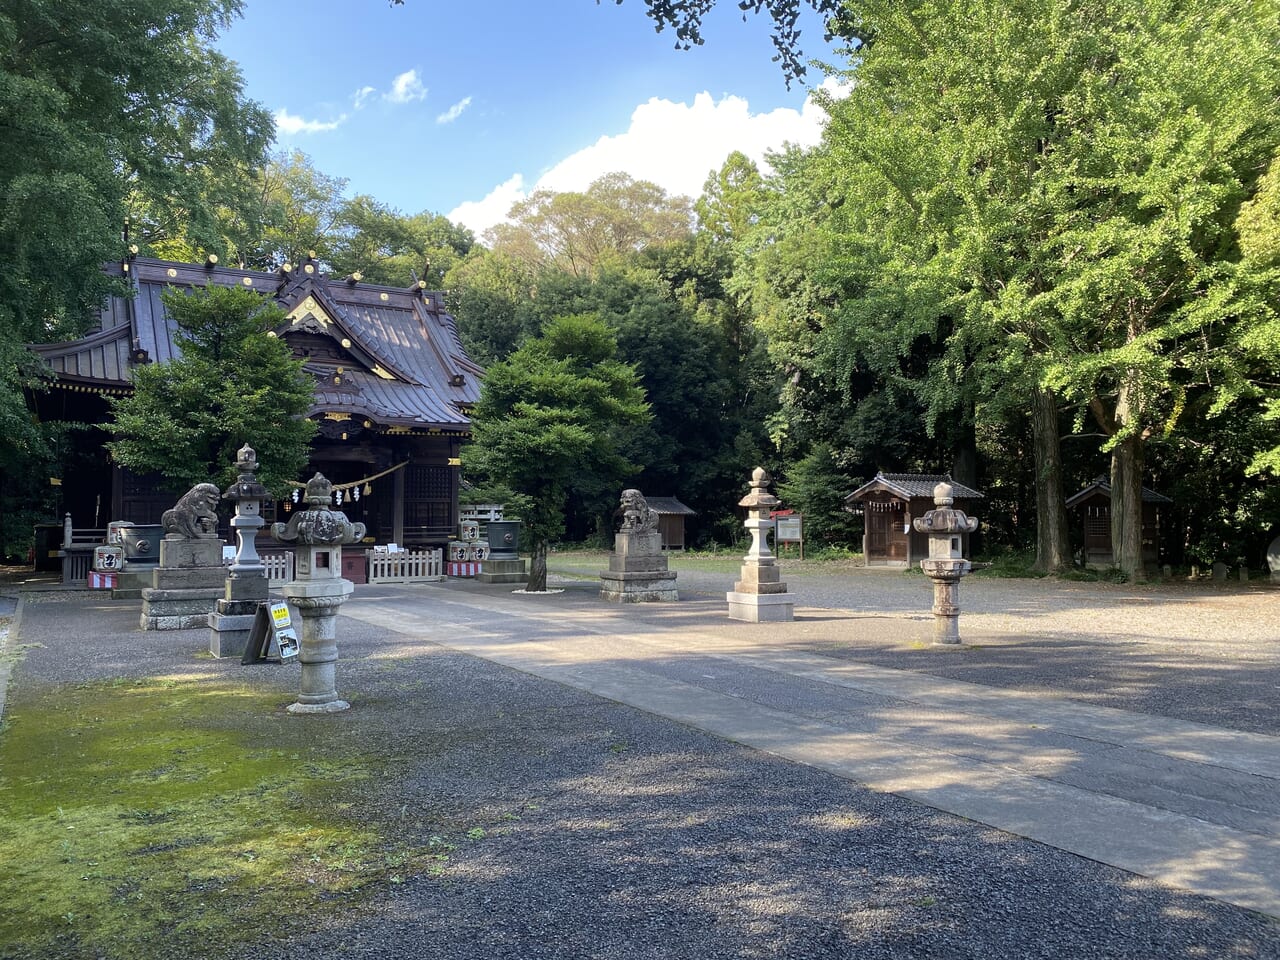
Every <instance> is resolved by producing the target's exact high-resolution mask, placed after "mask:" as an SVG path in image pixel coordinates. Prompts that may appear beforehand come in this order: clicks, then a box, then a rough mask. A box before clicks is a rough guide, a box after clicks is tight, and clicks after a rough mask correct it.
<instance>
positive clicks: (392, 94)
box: [382, 70, 427, 103]
mask: <svg viewBox="0 0 1280 960" xmlns="http://www.w3.org/2000/svg"><path fill="white" fill-rule="evenodd" d="M382 96H383V99H385V100H390V101H391V102H392V103H412V102H413V101H415V100H425V99H426V97H427V88H426V87H424V86H423V85H422V78H420V77H419V76H418V71H417V70H406V71H405V72H404V73H402V74H400V75H399V76H397V77H396V78H395V79H394V80H392V81H391V89H390V90H388V91H387V92H386V93H384V94H383V95H382Z"/></svg>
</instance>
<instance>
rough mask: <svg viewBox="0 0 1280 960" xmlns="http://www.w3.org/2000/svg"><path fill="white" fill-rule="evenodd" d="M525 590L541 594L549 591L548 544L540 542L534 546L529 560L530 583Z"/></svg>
mask: <svg viewBox="0 0 1280 960" xmlns="http://www.w3.org/2000/svg"><path fill="white" fill-rule="evenodd" d="M525 589H526V590H528V591H530V592H531V593H541V592H542V591H544V590H546V589H547V542H546V541H545V540H540V541H538V542H537V543H535V544H534V545H533V548H532V551H531V555H530V560H529V582H528V583H527V584H525Z"/></svg>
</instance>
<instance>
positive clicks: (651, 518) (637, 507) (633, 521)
mask: <svg viewBox="0 0 1280 960" xmlns="http://www.w3.org/2000/svg"><path fill="white" fill-rule="evenodd" d="M621 509H622V529H623V530H624V531H625V532H627V533H648V532H649V531H650V530H657V529H658V511H657V510H654V509H653V508H652V507H650V506H649V501H648V500H646V499H645V498H644V494H643V493H641V492H640V491H639V490H623V491H622V507H621Z"/></svg>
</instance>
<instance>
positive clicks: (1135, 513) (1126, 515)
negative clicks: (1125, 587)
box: [1111, 436, 1147, 583]
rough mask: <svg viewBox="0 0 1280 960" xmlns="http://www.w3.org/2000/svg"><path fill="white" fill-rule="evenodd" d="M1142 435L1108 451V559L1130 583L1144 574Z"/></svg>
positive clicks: (1138, 579) (1124, 441)
mask: <svg viewBox="0 0 1280 960" xmlns="http://www.w3.org/2000/svg"><path fill="white" fill-rule="evenodd" d="M1142 460H1143V457H1142V438H1141V437H1137V436H1131V437H1126V438H1125V439H1124V440H1121V441H1120V442H1119V443H1117V444H1116V445H1115V448H1114V449H1113V450H1112V451H1111V562H1112V563H1114V564H1115V565H1116V566H1117V567H1119V568H1120V572H1121V573H1123V574H1124V575H1125V576H1126V577H1128V578H1129V581H1130V582H1132V583H1138V582H1141V581H1143V580H1145V579H1146V578H1147V569H1146V566H1145V565H1144V563H1143V560H1142Z"/></svg>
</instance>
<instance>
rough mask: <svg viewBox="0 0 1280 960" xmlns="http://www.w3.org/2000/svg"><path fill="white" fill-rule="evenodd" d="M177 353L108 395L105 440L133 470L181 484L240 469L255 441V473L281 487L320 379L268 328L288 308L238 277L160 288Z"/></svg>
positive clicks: (291, 469) (306, 431)
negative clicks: (119, 393)
mask: <svg viewBox="0 0 1280 960" xmlns="http://www.w3.org/2000/svg"><path fill="white" fill-rule="evenodd" d="M163 300H164V305H165V309H166V310H167V311H168V313H169V316H170V317H171V318H172V319H173V322H174V323H175V324H176V326H177V331H176V335H175V337H174V342H175V343H176V344H177V346H178V348H179V349H180V350H181V355H180V356H179V357H177V358H175V359H173V360H171V361H169V362H168V363H163V364H149V365H147V366H143V367H136V368H135V369H134V371H133V393H132V394H129V395H127V396H124V397H121V398H119V399H116V400H113V401H112V416H113V419H112V422H111V423H110V424H108V429H109V430H110V431H111V433H113V434H114V435H115V437H116V439H115V440H113V441H112V442H110V443H109V444H108V445H107V447H108V449H109V450H110V451H111V454H112V456H114V457H115V459H116V462H117V463H119V464H121V465H122V466H125V467H128V468H129V469H131V470H133V471H134V472H136V473H151V472H154V473H157V474H159V475H160V476H162V477H164V478H165V479H166V480H167V481H169V483H170V484H172V485H173V487H174V488H175V489H182V488H186V487H190V486H192V485H194V484H196V483H203V482H207V481H210V480H212V481H214V482H215V483H219V484H220V485H221V484H223V483H227V482H230V480H231V479H232V477H233V476H234V473H235V469H234V463H235V458H236V451H237V450H238V449H239V448H240V447H241V446H243V445H244V444H246V443H247V444H249V446H251V447H253V449H254V450H255V451H257V453H258V460H259V462H260V463H261V465H262V466H261V469H260V471H259V474H258V476H259V479H260V480H262V482H263V483H264V484H266V485H267V487H268V488H270V489H271V490H272V491H273V492H274V493H276V494H277V495H280V494H283V493H284V492H285V491H286V489H287V481H290V480H293V479H294V478H296V477H297V475H298V473H299V471H300V470H301V469H302V468H303V467H304V466H305V465H306V462H307V459H308V455H309V446H308V445H309V443H310V440H311V438H312V436H314V435H315V429H316V428H315V424H314V423H312V422H311V421H310V420H308V419H306V413H307V411H308V410H309V409H310V408H311V405H312V404H313V403H314V401H315V381H314V379H312V377H311V376H310V374H308V373H306V371H304V370H303V369H302V361H300V360H295V359H294V358H293V356H292V354H291V353H290V351H289V348H288V346H286V345H285V343H284V341H282V340H280V339H279V338H277V337H274V336H271V335H270V332H271V331H272V330H273V329H274V328H275V327H277V326H279V325H280V324H281V323H282V322H283V321H284V311H283V310H281V309H280V308H279V307H277V306H275V305H274V304H269V303H267V302H265V301H264V300H263V298H262V297H261V295H259V294H257V293H254V292H253V291H252V290H245V289H242V288H240V287H234V288H226V287H218V286H209V287H206V288H205V289H203V290H195V291H191V292H190V293H184V292H182V291H180V290H177V289H173V290H169V291H166V292H165V293H164V294H163Z"/></svg>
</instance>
